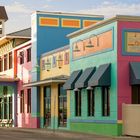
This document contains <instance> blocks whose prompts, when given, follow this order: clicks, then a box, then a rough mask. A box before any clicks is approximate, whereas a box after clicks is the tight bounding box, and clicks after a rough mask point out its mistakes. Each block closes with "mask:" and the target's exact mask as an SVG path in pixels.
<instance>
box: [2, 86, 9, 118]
mask: <svg viewBox="0 0 140 140" xmlns="http://www.w3.org/2000/svg"><path fill="white" fill-rule="evenodd" d="M0 119H12V96H11V95H10V96H9V95H8V86H4V87H3V96H1V97H0Z"/></svg>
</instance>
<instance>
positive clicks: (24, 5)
mask: <svg viewBox="0 0 140 140" xmlns="http://www.w3.org/2000/svg"><path fill="white" fill-rule="evenodd" d="M0 3H1V5H3V6H5V7H6V10H7V14H8V17H9V20H8V21H7V22H6V32H7V33H9V32H13V31H16V30H20V29H24V28H27V27H30V17H31V13H32V12H33V11H39V10H41V11H61V12H76V13H85V14H95V15H98V14H99V15H104V16H105V18H109V17H112V16H115V15H117V14H122V15H140V10H139V7H140V0H28V1H27V0H1V2H0Z"/></svg>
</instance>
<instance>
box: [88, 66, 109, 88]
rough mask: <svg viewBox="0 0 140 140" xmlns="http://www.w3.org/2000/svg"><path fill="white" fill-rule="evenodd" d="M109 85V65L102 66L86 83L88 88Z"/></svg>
mask: <svg viewBox="0 0 140 140" xmlns="http://www.w3.org/2000/svg"><path fill="white" fill-rule="evenodd" d="M110 85H111V64H103V65H100V66H99V67H98V69H97V70H96V72H95V73H94V74H93V75H92V77H91V78H90V79H89V81H88V86H89V87H95V86H110Z"/></svg>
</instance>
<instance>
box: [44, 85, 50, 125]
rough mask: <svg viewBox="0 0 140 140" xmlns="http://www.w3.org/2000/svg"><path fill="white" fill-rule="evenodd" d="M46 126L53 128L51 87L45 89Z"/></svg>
mask: <svg viewBox="0 0 140 140" xmlns="http://www.w3.org/2000/svg"><path fill="white" fill-rule="evenodd" d="M44 126H47V127H48V126H51V87H50V86H46V87H44Z"/></svg>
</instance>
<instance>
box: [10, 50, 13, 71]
mask: <svg viewBox="0 0 140 140" xmlns="http://www.w3.org/2000/svg"><path fill="white" fill-rule="evenodd" d="M12 67H13V61H12V52H10V53H9V69H11V68H12Z"/></svg>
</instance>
